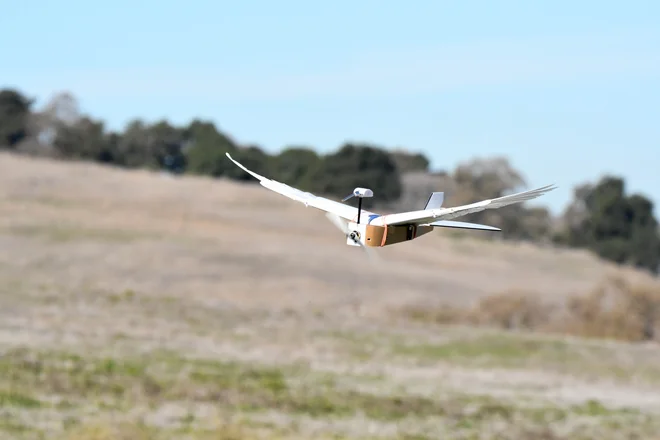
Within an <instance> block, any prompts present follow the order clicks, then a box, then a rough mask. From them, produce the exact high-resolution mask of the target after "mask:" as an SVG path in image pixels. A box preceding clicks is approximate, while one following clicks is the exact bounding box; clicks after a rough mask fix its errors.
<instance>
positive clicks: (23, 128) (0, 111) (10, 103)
mask: <svg viewBox="0 0 660 440" xmlns="http://www.w3.org/2000/svg"><path fill="white" fill-rule="evenodd" d="M31 106H32V101H31V100H29V99H27V98H26V97H25V96H23V95H22V94H21V93H20V92H18V91H17V90H14V89H7V90H0V148H3V147H6V148H10V149H13V148H14V147H15V146H16V145H17V144H18V143H19V142H20V141H22V140H23V139H25V138H26V137H27V136H28V132H29V118H30V107H31Z"/></svg>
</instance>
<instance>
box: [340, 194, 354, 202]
mask: <svg viewBox="0 0 660 440" xmlns="http://www.w3.org/2000/svg"><path fill="white" fill-rule="evenodd" d="M353 197H355V194H353V193H350V194H349V195H347V196H346V197H344V198H343V199H341V201H342V202H345V201H346V200H348V199H351V198H353Z"/></svg>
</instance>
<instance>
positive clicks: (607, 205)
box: [558, 176, 660, 273]
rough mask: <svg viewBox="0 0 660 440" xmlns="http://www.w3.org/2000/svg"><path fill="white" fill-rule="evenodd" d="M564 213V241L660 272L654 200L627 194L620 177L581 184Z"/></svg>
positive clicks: (613, 259) (606, 177) (608, 258)
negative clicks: (590, 183)
mask: <svg viewBox="0 0 660 440" xmlns="http://www.w3.org/2000/svg"><path fill="white" fill-rule="evenodd" d="M574 198H575V200H573V202H572V203H571V204H570V205H569V207H568V208H567V209H566V212H565V213H564V217H565V230H564V231H563V233H562V234H561V235H560V237H559V238H558V241H559V242H561V243H566V244H568V245H570V246H574V247H586V248H589V249H591V250H593V251H594V252H596V253H597V254H598V255H599V256H600V257H602V258H604V259H607V260H610V261H613V262H615V263H618V264H630V265H633V266H635V267H638V268H643V269H647V270H650V271H651V272H654V273H658V271H659V269H660V267H659V266H660V234H659V233H658V221H657V219H656V218H655V217H654V216H653V203H652V202H651V201H650V200H648V199H647V198H646V197H644V196H641V195H638V194H633V195H631V196H627V195H626V194H625V182H624V180H623V179H622V178H620V177H614V176H605V177H603V178H602V179H601V180H600V182H598V184H597V185H588V184H586V185H581V186H579V187H577V188H576V189H575V191H574Z"/></svg>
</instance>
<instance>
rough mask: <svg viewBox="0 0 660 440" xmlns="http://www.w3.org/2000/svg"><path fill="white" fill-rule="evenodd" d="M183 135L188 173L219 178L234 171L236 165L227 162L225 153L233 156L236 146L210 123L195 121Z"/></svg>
mask: <svg viewBox="0 0 660 440" xmlns="http://www.w3.org/2000/svg"><path fill="white" fill-rule="evenodd" d="M184 133H185V134H184V137H185V139H186V142H187V144H186V147H185V150H184V151H185V155H186V160H187V163H188V167H187V171H188V172H189V173H192V174H204V175H208V176H213V177H220V176H225V175H228V174H229V173H231V172H233V171H234V169H235V168H236V165H234V164H233V163H231V162H230V161H229V159H228V158H227V156H225V153H227V152H228V153H229V154H232V155H234V154H235V152H236V145H235V144H234V142H233V141H232V140H231V139H229V137H227V136H225V135H224V134H222V133H220V132H219V131H218V129H217V128H216V127H215V125H214V124H213V123H212V122H209V121H202V120H199V119H195V120H193V121H192V122H191V123H190V125H188V127H187V128H186V129H185V132H184Z"/></svg>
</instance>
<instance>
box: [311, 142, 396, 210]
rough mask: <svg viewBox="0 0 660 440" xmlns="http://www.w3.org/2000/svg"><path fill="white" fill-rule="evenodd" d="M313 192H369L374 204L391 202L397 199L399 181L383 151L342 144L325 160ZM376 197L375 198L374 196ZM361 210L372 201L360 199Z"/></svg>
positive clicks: (387, 156)
mask: <svg viewBox="0 0 660 440" xmlns="http://www.w3.org/2000/svg"><path fill="white" fill-rule="evenodd" d="M314 185H315V187H316V188H315V189H316V191H317V192H320V193H325V194H333V195H336V196H338V197H342V196H347V195H349V194H350V193H351V192H353V189H355V188H356V187H366V188H371V189H372V190H373V191H374V196H375V197H377V199H378V202H385V203H387V202H392V201H395V200H397V199H398V198H399V197H400V196H401V179H400V175H399V172H398V170H397V167H396V164H395V162H394V160H393V159H392V157H391V156H390V154H389V153H388V152H387V151H384V150H382V149H379V148H377V147H375V146H371V145H358V144H345V145H343V146H342V147H341V148H340V149H339V151H337V152H336V153H332V154H329V155H327V156H325V157H324V158H323V160H322V163H321V166H320V167H319V170H318V172H317V173H316V174H315V176H314ZM376 193H377V195H376ZM364 202H365V203H364V205H363V206H364V207H368V206H372V205H373V199H364Z"/></svg>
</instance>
